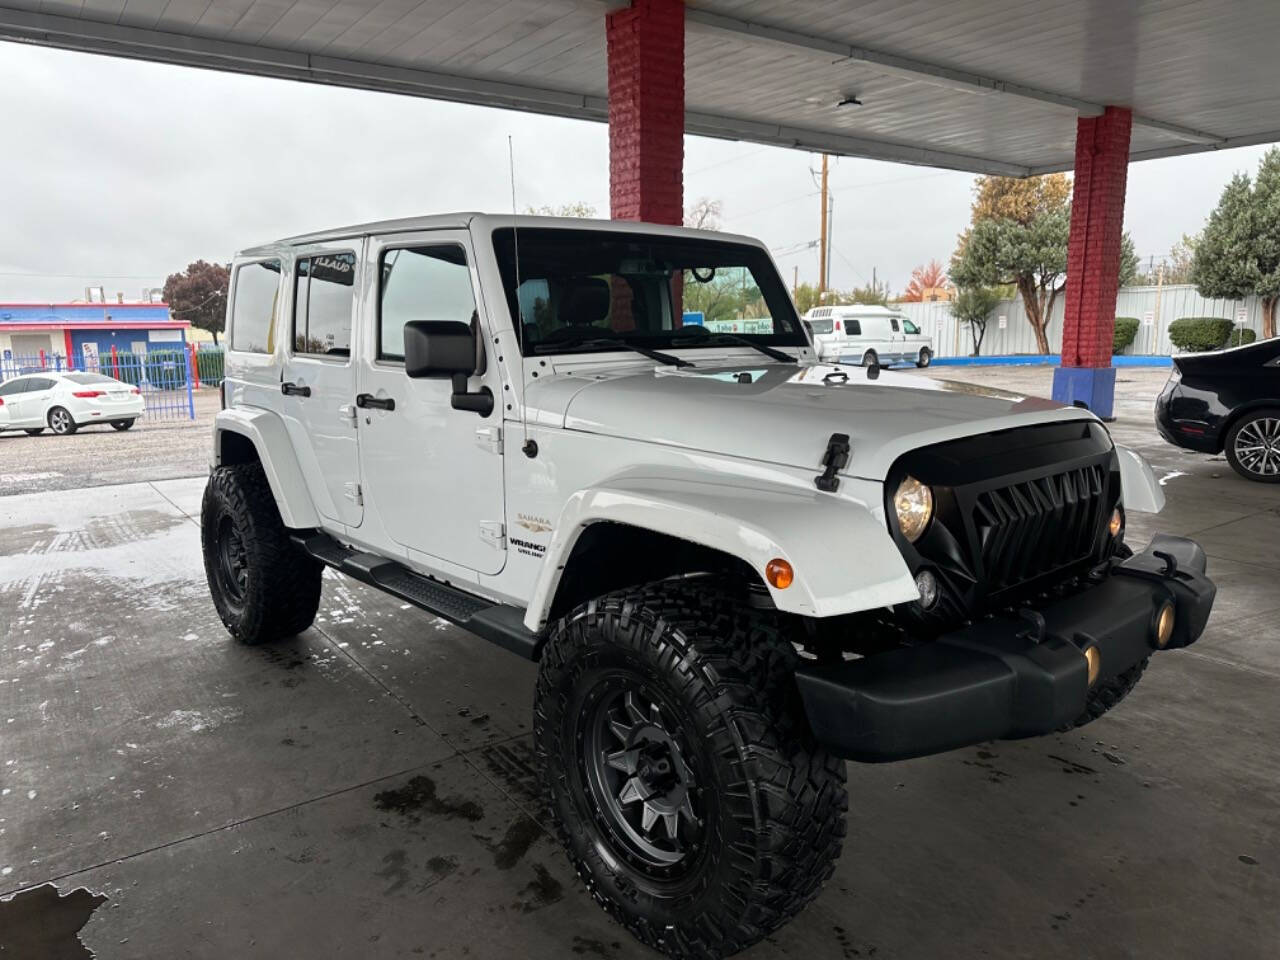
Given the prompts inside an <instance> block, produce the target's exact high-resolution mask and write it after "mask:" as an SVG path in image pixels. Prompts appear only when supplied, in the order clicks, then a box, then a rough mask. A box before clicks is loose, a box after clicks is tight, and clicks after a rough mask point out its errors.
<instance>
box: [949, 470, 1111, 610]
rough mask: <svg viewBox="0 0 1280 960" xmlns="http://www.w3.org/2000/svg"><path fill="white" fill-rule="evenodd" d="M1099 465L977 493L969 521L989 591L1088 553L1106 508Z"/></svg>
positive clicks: (1102, 476) (1104, 481)
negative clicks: (975, 537) (972, 528)
mask: <svg viewBox="0 0 1280 960" xmlns="http://www.w3.org/2000/svg"><path fill="white" fill-rule="evenodd" d="M1106 479H1107V478H1106V472H1105V471H1104V469H1103V467H1102V465H1101V464H1092V465H1089V466H1084V467H1078V468H1076V469H1072V470H1068V471H1066V472H1064V473H1057V474H1052V475H1050V476H1047V477H1039V478H1037V479H1034V480H1027V481H1024V482H1022V483H1015V484H1012V485H1010V486H1007V487H998V488H996V489H993V490H987V491H985V492H983V493H981V494H979V495H978V497H977V499H976V501H975V502H974V506H973V524H974V528H975V531H976V532H977V535H978V546H979V551H980V555H981V563H982V571H983V574H984V579H985V581H986V586H987V591H988V593H998V592H999V591H1001V590H1006V589H1008V588H1009V587H1014V586H1017V585H1018V584H1020V583H1025V582H1026V581H1028V580H1033V579H1035V578H1036V577H1039V576H1043V575H1044V574H1046V573H1051V572H1052V571H1054V570H1058V569H1060V568H1062V567H1066V566H1070V565H1072V564H1075V563H1078V562H1079V561H1081V560H1085V559H1087V558H1089V557H1091V556H1092V555H1093V554H1094V553H1095V550H1096V547H1097V544H1098V540H1099V537H1100V536H1101V532H1102V523H1103V517H1104V515H1105V512H1106V509H1107V500H1108V497H1107V485H1106Z"/></svg>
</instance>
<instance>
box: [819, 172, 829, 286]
mask: <svg viewBox="0 0 1280 960" xmlns="http://www.w3.org/2000/svg"><path fill="white" fill-rule="evenodd" d="M821 193H822V229H821V232H820V233H819V234H818V235H819V237H821V241H820V244H821V249H820V250H819V251H818V301H819V302H821V301H822V295H823V294H824V293H825V292H826V290H827V155H826V154H825V153H824V154H823V155H822V191H821Z"/></svg>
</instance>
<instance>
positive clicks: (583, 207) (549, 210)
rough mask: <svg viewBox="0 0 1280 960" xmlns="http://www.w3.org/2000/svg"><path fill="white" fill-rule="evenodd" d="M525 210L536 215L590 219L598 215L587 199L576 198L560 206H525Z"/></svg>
mask: <svg viewBox="0 0 1280 960" xmlns="http://www.w3.org/2000/svg"><path fill="white" fill-rule="evenodd" d="M524 212H525V213H528V214H532V215H533V216H536V217H578V218H579V219H582V220H590V219H591V218H592V217H594V216H595V215H596V208H595V207H594V206H592V205H591V204H589V203H587V202H586V201H585V200H575V201H574V202H573V203H562V204H560V206H558V207H555V206H552V205H551V204H543V205H542V206H540V207H525V208H524Z"/></svg>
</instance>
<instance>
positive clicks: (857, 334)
mask: <svg viewBox="0 0 1280 960" xmlns="http://www.w3.org/2000/svg"><path fill="white" fill-rule="evenodd" d="M804 322H805V326H806V327H808V329H809V333H810V335H811V336H812V337H813V345H814V348H815V349H816V350H817V351H818V356H819V357H821V358H822V359H823V360H849V361H850V362H853V363H861V364H863V365H864V366H868V365H870V364H871V363H872V362H873V361H874V362H877V363H879V364H881V365H882V366H888V365H889V364H893V363H914V364H915V365H916V366H917V367H927V366H928V365H929V364H930V362H931V361H932V360H933V337H930V336H926V335H925V334H923V333H921V332H920V328H919V327H917V326H916V325H915V324H914V323H912V322H911V321H910V320H908V319H907V318H906V317H904V316H903V315H902V314H901V313H898V312H897V311H896V310H891V309H889V308H888V307H877V306H863V305H859V304H853V305H851V306H840V307H814V308H813V309H811V310H810V311H809V312H808V313H806V314H805V315H804Z"/></svg>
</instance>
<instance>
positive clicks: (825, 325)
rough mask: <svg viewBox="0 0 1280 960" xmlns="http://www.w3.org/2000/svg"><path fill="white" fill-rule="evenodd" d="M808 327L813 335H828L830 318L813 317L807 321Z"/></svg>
mask: <svg viewBox="0 0 1280 960" xmlns="http://www.w3.org/2000/svg"><path fill="white" fill-rule="evenodd" d="M809 327H810V329H812V330H813V332H814V333H830V332H831V318H830V317H814V318H813V319H811V320H810V321H809Z"/></svg>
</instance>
